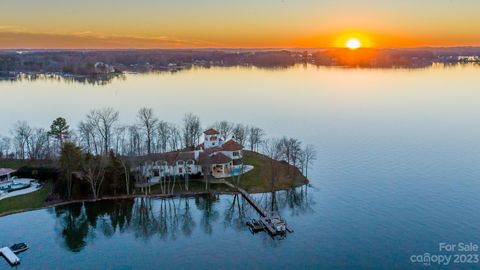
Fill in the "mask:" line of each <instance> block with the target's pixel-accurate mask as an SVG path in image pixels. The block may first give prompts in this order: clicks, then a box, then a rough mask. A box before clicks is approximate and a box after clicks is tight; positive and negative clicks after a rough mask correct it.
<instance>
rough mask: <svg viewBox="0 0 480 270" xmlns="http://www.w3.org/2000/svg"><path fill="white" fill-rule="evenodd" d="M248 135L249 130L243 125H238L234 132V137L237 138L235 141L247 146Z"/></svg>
mask: <svg viewBox="0 0 480 270" xmlns="http://www.w3.org/2000/svg"><path fill="white" fill-rule="evenodd" d="M248 134H249V128H248V126H245V125H243V124H236V125H235V127H234V128H233V130H232V136H233V137H234V138H235V141H237V142H238V143H239V144H241V145H245V143H246V142H247V137H248Z"/></svg>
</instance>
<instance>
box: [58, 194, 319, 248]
mask: <svg viewBox="0 0 480 270" xmlns="http://www.w3.org/2000/svg"><path fill="white" fill-rule="evenodd" d="M254 197H255V198H256V199H257V200H258V201H259V202H260V203H261V205H263V206H267V207H273V208H274V209H275V210H278V212H279V213H280V214H281V215H282V216H285V217H286V215H289V216H298V215H304V214H309V213H312V212H313V208H312V205H313V204H314V202H313V200H312V199H311V197H309V196H308V187H307V186H304V187H299V188H295V189H290V190H285V191H278V192H276V193H273V194H272V193H264V194H258V195H255V196H254ZM192 202H193V203H194V206H195V208H192ZM220 209H223V210H220ZM54 213H55V217H56V225H55V230H56V232H57V235H58V239H59V241H61V242H62V245H63V246H65V248H66V249H67V250H70V251H72V252H79V251H81V250H82V249H83V248H84V247H85V246H86V245H87V244H88V242H92V241H94V240H95V238H96V237H98V236H103V237H106V238H110V237H112V236H114V235H115V234H123V233H130V234H132V235H134V237H135V238H139V239H143V240H145V241H148V240H150V239H151V238H152V237H154V236H155V237H159V239H161V240H163V241H169V240H176V239H178V238H179V237H190V236H191V235H192V234H193V233H194V231H195V228H196V225H197V224H200V229H201V231H202V232H203V233H204V234H206V235H211V234H212V233H213V231H214V228H215V227H216V226H218V225H220V226H222V225H223V227H224V228H232V229H233V230H234V231H238V232H240V231H246V230H248V228H247V227H246V226H245V222H246V221H247V220H250V219H252V218H258V214H257V212H256V211H255V210H254V209H253V207H252V206H251V205H250V204H249V203H248V202H247V201H246V200H245V199H244V198H243V197H242V196H240V195H222V196H219V195H213V194H212V195H206V196H196V197H180V198H161V199H152V198H136V199H123V200H105V201H98V202H85V203H73V204H69V205H65V206H58V207H55V208H54ZM197 213H198V215H197ZM195 217H197V218H198V221H196V220H195V219H196V218H195ZM289 221H290V220H289ZM290 223H292V222H290ZM261 237H262V238H264V239H265V244H266V245H270V246H276V245H278V244H279V241H278V239H272V238H271V237H269V236H268V235H267V234H263V236H261Z"/></svg>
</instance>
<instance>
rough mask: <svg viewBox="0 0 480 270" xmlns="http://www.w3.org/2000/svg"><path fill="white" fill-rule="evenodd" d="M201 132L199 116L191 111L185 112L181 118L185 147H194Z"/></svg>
mask: <svg viewBox="0 0 480 270" xmlns="http://www.w3.org/2000/svg"><path fill="white" fill-rule="evenodd" d="M201 134H202V127H201V124H200V118H199V117H198V116H196V115H194V114H192V113H187V114H185V117H184V118H183V141H184V144H185V145H184V146H185V148H187V149H193V148H195V146H196V145H198V141H199V139H200V135H201Z"/></svg>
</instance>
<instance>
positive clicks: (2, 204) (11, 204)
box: [0, 182, 52, 215]
mask: <svg viewBox="0 0 480 270" xmlns="http://www.w3.org/2000/svg"><path fill="white" fill-rule="evenodd" d="M51 189H52V183H51V182H47V183H45V184H44V186H43V188H42V189H40V190H37V191H35V192H32V193H28V194H25V195H20V196H16V197H12V198H7V199H3V200H0V215H2V214H3V213H6V212H10V211H16V210H23V209H33V208H39V207H42V206H43V203H44V202H45V199H47V196H48V194H50V192H51Z"/></svg>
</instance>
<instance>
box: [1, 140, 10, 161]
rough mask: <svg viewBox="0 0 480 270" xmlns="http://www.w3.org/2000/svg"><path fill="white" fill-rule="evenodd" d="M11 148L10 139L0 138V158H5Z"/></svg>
mask: <svg viewBox="0 0 480 270" xmlns="http://www.w3.org/2000/svg"><path fill="white" fill-rule="evenodd" d="M10 148H11V139H10V138H8V137H4V136H0V158H7V157H8V154H9V152H10Z"/></svg>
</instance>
